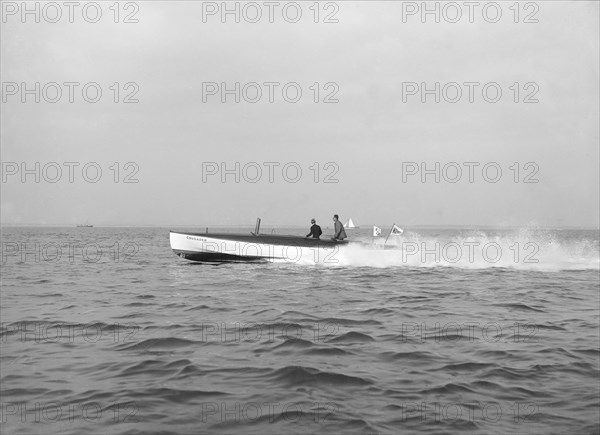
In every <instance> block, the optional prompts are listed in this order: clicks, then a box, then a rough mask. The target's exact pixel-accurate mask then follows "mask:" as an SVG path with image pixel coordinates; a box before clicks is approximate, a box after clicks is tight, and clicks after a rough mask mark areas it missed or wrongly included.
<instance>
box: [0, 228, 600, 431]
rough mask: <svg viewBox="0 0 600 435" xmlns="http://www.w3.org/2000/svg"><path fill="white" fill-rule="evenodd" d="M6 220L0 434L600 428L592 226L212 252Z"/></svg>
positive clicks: (161, 235)
mask: <svg viewBox="0 0 600 435" xmlns="http://www.w3.org/2000/svg"><path fill="white" fill-rule="evenodd" d="M303 230H304V229H302V230H300V229H298V230H289V231H283V230H277V232H278V233H283V232H285V233H294V232H295V233H296V234H302V232H303ZM244 231H246V230H244ZM304 232H307V231H304ZM2 233H3V234H2V249H3V251H2V288H1V295H0V296H1V311H0V314H1V322H2V324H1V330H0V334H1V340H0V350H1V360H0V362H1V365H0V371H1V388H0V396H1V402H2V403H1V411H2V433H7V434H8V433H44V434H47V433H67V434H81V433H112V434H117V433H119V434H120V433H128V434H138V433H139V434H147V433H189V434H192V433H217V434H224V433H261V434H262V433H273V434H276V433H277V434H278V433H301V434H308V433H311V434H312V433H427V434H435V433H458V432H461V433H474V434H475V433H476V434H480V433H493V434H513V433H557V434H558V433H560V434H563V433H564V434H586V433H589V434H595V433H598V432H599V431H600V422H599V420H600V416H599V411H598V409H599V406H600V399H599V394H600V386H599V383H598V379H599V374H600V373H599V368H600V361H599V360H600V352H599V302H600V301H599V286H600V283H599V253H598V249H599V248H598V232H597V231H584V230H503V231H500V230H479V231H475V230H466V229H463V230H461V229H445V230H437V229H428V230H407V231H406V232H405V233H404V234H403V235H402V236H401V237H394V236H393V237H392V238H391V239H390V240H388V244H391V245H392V246H395V247H396V248H397V249H387V250H383V249H368V248H366V247H358V248H351V249H347V250H343V251H340V252H338V253H337V254H336V257H335V260H336V261H329V262H324V261H322V262H317V264H315V262H314V261H313V262H312V263H311V261H310V259H306V258H302V259H295V260H294V261H286V262H282V263H265V264H220V265H207V264H197V263H192V262H188V261H186V260H183V259H180V258H178V257H176V256H175V255H174V254H173V253H172V251H171V250H170V247H169V240H168V229H159V228H151V229H149V228H3V229H2ZM325 233H327V230H326V231H325ZM384 235H385V234H384ZM350 236H351V238H352V239H355V240H356V239H359V240H363V241H366V242H369V241H370V240H371V238H370V237H369V234H368V231H366V230H355V231H354V232H352V233H350ZM381 241H382V239H378V242H381ZM436 244H437V245H436ZM457 246H458V248H457ZM498 247H499V249H500V250H499V251H498ZM469 249H471V250H469ZM484 250H485V251H484ZM459 252H460V254H459ZM498 252H499V253H500V255H498ZM536 260H537V261H536Z"/></svg>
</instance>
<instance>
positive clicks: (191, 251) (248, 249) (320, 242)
mask: <svg viewBox="0 0 600 435" xmlns="http://www.w3.org/2000/svg"><path fill="white" fill-rule="evenodd" d="M259 228H260V219H258V220H257V224H256V229H255V232H254V233H250V234H235V233H208V232H206V233H195V232H178V231H171V232H170V242H171V249H172V250H173V252H175V254H177V255H178V256H180V257H181V258H185V259H187V260H192V261H202V262H227V261H238V262H239V261H242V262H246V261H287V262H296V261H298V260H299V259H300V258H302V257H303V256H304V258H320V259H321V261H322V260H323V259H326V258H327V256H328V255H331V256H332V255H334V254H335V253H336V252H338V250H339V248H340V246H344V245H347V244H348V241H346V240H331V239H313V238H305V237H301V236H287V235H276V234H259ZM307 256H308V257H307Z"/></svg>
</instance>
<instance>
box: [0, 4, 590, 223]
mask: <svg viewBox="0 0 600 435" xmlns="http://www.w3.org/2000/svg"><path fill="white" fill-rule="evenodd" d="M3 3H4V2H3ZM59 3H60V2H59ZM83 3H85V2H82V4H83ZM284 3H285V2H281V4H284ZM420 3H421V2H418V3H417V4H420ZM434 3H435V2H430V4H431V5H433V4H434ZM458 3H459V4H462V2H458ZM485 3H486V2H482V4H485ZM488 3H489V2H488ZM17 4H20V2H18V3H17ZM32 4H33V3H32ZM109 4H112V2H109V3H102V6H103V14H106V15H103V17H102V19H101V20H100V21H99V22H97V23H95V24H91V23H88V22H86V21H85V20H83V19H81V15H77V14H76V15H75V20H74V21H75V22H74V23H68V22H67V20H66V19H63V20H61V22H59V23H55V24H49V23H44V22H42V23H35V22H31V19H29V21H28V22H26V23H21V20H20V16H19V15H16V16H7V17H5V18H6V19H7V20H6V21H7V22H6V23H2V34H1V36H2V47H1V48H2V67H1V68H2V70H1V71H2V82H4V83H7V82H17V83H21V82H27V83H28V84H31V85H32V84H33V83H35V82H40V83H41V84H42V85H44V84H45V83H49V82H58V83H63V82H80V83H82V84H84V83H86V82H97V83H99V84H100V86H101V88H102V91H103V96H102V99H101V100H100V101H99V102H98V103H95V104H91V103H87V102H85V101H83V99H82V98H81V94H80V93H79V94H78V93H76V94H75V102H74V103H69V102H68V100H67V97H66V95H63V98H62V99H61V101H60V102H58V103H55V104H52V103H47V102H45V101H43V99H42V101H41V102H40V103H39V104H36V103H34V102H33V100H32V97H29V100H28V102H26V103H22V102H21V101H20V96H19V95H16V96H6V95H3V97H5V98H6V100H7V102H6V103H3V104H2V131H1V139H2V162H3V163H5V164H6V162H16V163H19V164H20V163H21V162H27V163H28V165H29V167H31V168H33V167H34V163H35V162H40V164H41V166H43V165H44V164H47V163H48V162H58V163H62V162H80V166H79V168H81V166H83V165H84V164H85V163H87V162H97V163H98V164H99V165H100V167H101V168H102V170H103V174H102V178H101V179H100V181H99V182H98V183H95V184H94V183H89V182H86V181H85V180H84V179H83V178H82V176H81V172H80V171H79V172H77V171H76V172H75V182H74V183H69V182H68V179H67V175H66V168H65V173H64V174H63V177H62V179H61V180H60V181H59V182H57V183H54V184H52V183H48V182H45V181H44V180H43V179H42V180H41V182H40V183H35V182H33V176H29V177H28V179H27V182H25V183H22V182H21V180H20V178H19V176H18V175H16V176H9V177H8V178H7V181H6V182H3V183H2V199H1V204H2V223H7V224H8V223H10V224H18V223H37V224H75V223H79V222H83V221H86V220H87V221H90V222H91V223H94V224H96V225H103V224H106V225H118V224H121V225H167V226H168V225H199V226H204V225H217V224H228V225H233V224H250V225H251V224H252V223H253V221H254V218H255V217H257V216H261V217H262V218H263V221H265V222H268V223H270V224H274V225H282V226H285V225H297V224H305V223H307V222H308V221H309V219H310V218H311V217H316V218H317V220H318V221H326V222H329V220H330V217H331V215H332V214H333V213H339V214H340V215H341V216H342V220H345V219H346V218H347V217H352V218H353V220H354V221H355V223H357V224H361V223H376V224H377V223H378V224H381V225H386V224H390V223H391V222H396V223H400V224H402V225H406V226H410V225H420V224H439V225H443V224H452V225H472V224H481V225H517V226H519V225H528V224H537V225H547V226H593V227H597V225H598V219H599V216H598V213H599V211H598V210H599V196H600V195H599V169H598V167H599V164H598V161H599V127H598V125H599V121H598V120H599V118H600V113H599V70H598V65H599V58H598V56H599V51H600V50H599V39H600V38H599V21H598V17H599V13H598V12H599V10H598V7H599V6H598V2H593V1H590V2H583V1H580V2H537V5H539V12H538V13H537V14H536V18H537V19H538V20H539V22H538V23H529V24H526V23H521V22H520V23H514V21H513V15H512V13H513V12H512V11H511V10H509V8H508V7H509V5H510V4H512V2H507V3H501V4H502V11H503V16H502V19H501V20H500V21H499V22H497V23H495V24H492V23H488V22H486V21H485V20H484V19H483V18H482V16H481V13H477V12H476V13H475V15H474V18H475V20H474V21H475V22H474V23H469V22H468V20H467V19H466V18H465V17H463V19H462V20H461V21H459V22H458V23H447V22H443V20H442V22H441V23H439V24H438V23H435V22H432V19H431V18H430V19H429V22H427V23H421V22H420V19H419V17H418V16H411V17H407V22H406V23H403V22H402V21H403V20H402V7H403V5H402V2H396V3H393V2H351V3H343V2H338V3H337V4H338V5H339V12H338V13H337V14H336V16H335V17H336V18H337V19H338V20H339V23H335V24H325V23H319V24H315V23H314V22H313V20H312V15H309V14H312V12H311V11H310V10H309V9H308V7H309V6H310V5H311V4H312V2H308V3H302V9H303V17H302V19H301V20H300V21H299V22H298V23H295V24H291V23H287V22H285V21H284V20H283V19H282V18H281V15H277V14H276V15H275V21H276V22H275V23H272V24H271V23H268V22H266V20H265V19H263V20H262V21H261V22H260V23H256V24H251V23H247V22H241V23H239V24H237V23H235V22H232V20H231V19H229V22H227V23H225V24H223V23H221V22H220V19H219V17H218V16H215V17H208V20H207V22H206V23H203V21H202V2H191V1H188V2H176V1H175V2H172V1H169V2H166V1H165V2H163V1H152V2H137V4H138V5H139V12H138V13H137V14H136V17H137V18H138V19H139V22H138V23H134V24H125V23H114V22H113V21H112V15H108V14H109V13H110V11H109V10H108V6H109ZM218 4H220V2H218ZM230 4H232V5H233V2H231V3H230ZM259 4H262V2H259ZM522 4H524V3H522ZM122 5H123V3H122ZM321 5H322V6H323V5H324V3H322V4H321ZM442 5H443V3H442ZM465 11H466V9H465V10H464V11H463V12H465ZM122 12H123V11H122ZM321 12H322V13H323V12H324V11H321ZM304 14H306V15H304ZM521 14H522V15H521V16H520V17H519V19H520V20H522V19H523V14H525V12H524V11H521ZM15 17H16V18H15ZM122 18H123V17H122V16H121V17H120V19H122ZM320 18H322V16H321V17H320ZM42 21H43V20H42ZM242 21H243V20H242ZM114 82H119V83H120V84H121V86H122V85H123V84H125V83H127V82H135V83H137V85H138V86H139V92H138V93H137V94H136V96H135V97H136V98H138V99H139V103H135V104H124V103H121V102H120V103H114V102H113V101H112V98H113V93H112V91H111V90H110V89H109V87H110V86H111V85H112V84H113V83H114ZM203 82H218V83H220V82H227V83H229V84H231V85H232V86H233V83H235V82H240V83H241V84H242V85H243V84H245V83H248V82H257V83H261V84H262V83H264V82H279V83H282V84H284V83H287V82H297V83H298V84H299V85H300V86H301V88H302V90H303V95H302V98H301V100H300V101H299V102H298V103H295V104H292V103H287V102H285V101H284V100H283V99H282V98H281V94H280V93H276V94H275V102H274V103H269V102H268V101H266V96H265V95H263V98H262V99H261V101H259V102H258V103H254V104H253V103H248V102H245V101H242V102H240V103H239V104H235V103H234V102H232V101H231V98H230V102H228V103H225V104H223V103H221V102H220V99H219V97H218V96H212V97H208V102H206V103H203V102H202V83H203ZM314 82H318V83H320V84H321V85H323V84H325V83H327V82H334V83H336V84H337V85H338V87H339V91H338V92H337V94H336V96H335V97H336V98H338V99H339V102H338V103H332V104H325V103H323V102H319V103H314V102H313V100H312V99H313V93H312V91H311V90H310V89H309V87H310V86H311V85H312V84H313V83H314ZM403 82H417V83H421V82H427V83H428V84H430V85H431V86H433V83H435V82H440V83H441V84H442V85H443V84H445V83H448V82H458V83H461V84H462V83H464V82H479V83H481V84H485V83H487V82H496V83H498V84H499V86H500V87H501V89H502V91H503V95H502V98H501V100H500V101H499V102H498V103H495V104H492V103H488V102H485V101H484V100H483V99H482V97H481V91H480V90H481V86H480V87H479V88H478V90H476V93H475V101H474V102H473V103H469V102H468V99H467V96H466V95H463V97H462V99H461V100H460V101H459V102H457V103H454V104H452V103H448V102H445V101H443V99H442V101H441V102H440V103H439V104H436V103H435V102H433V98H432V97H429V99H428V101H427V102H426V103H422V102H421V101H420V97H419V96H418V95H417V96H409V97H407V102H406V103H403V101H402V83H403ZM514 82H518V83H520V84H521V87H522V86H523V85H524V84H525V83H528V82H534V83H535V84H537V86H538V87H539V91H538V92H537V94H536V98H537V99H538V100H539V102H538V103H533V104H525V103H523V102H522V101H520V102H519V103H515V102H513V92H512V91H511V90H510V89H509V87H510V86H511V85H512V84H513V83H514ZM63 89H66V88H63ZM79 89H81V88H79ZM265 89H266V88H264V87H263V90H265ZM278 89H281V87H279V88H278ZM463 89H466V88H463ZM530 89H531V88H530ZM127 93H128V92H126V91H125V90H123V89H121V94H120V98H123V96H124V95H126V94H127ZM327 93H328V91H325V90H323V89H321V93H320V96H319V97H320V99H323V97H324V96H325V95H326V94H327ZM528 93H529V91H528V90H523V89H521V93H520V95H519V98H520V100H522V99H523V98H524V97H525V96H526V95H527V94H528ZM114 162H119V163H120V166H121V168H120V174H119V176H120V178H122V177H123V175H124V173H126V172H127V171H124V168H123V165H124V164H125V163H126V162H134V163H135V164H137V165H138V167H139V172H138V173H137V175H135V178H137V179H138V180H139V183H136V184H129V183H123V182H122V179H121V180H119V182H118V183H114V182H113V178H112V177H113V176H114V173H113V171H111V170H110V169H109V167H110V166H111V165H112V164H113V163H114ZM203 162H217V163H221V162H226V163H227V165H228V166H229V167H230V168H233V167H234V164H235V162H240V164H241V166H243V165H244V164H246V163H248V162H257V163H258V164H259V165H262V164H263V162H279V163H280V166H279V167H278V168H279V169H276V171H275V173H274V176H275V179H274V183H269V182H268V175H267V168H266V167H265V170H264V171H263V175H262V178H261V180H260V181H259V182H257V183H254V184H253V183H248V182H245V181H244V180H243V179H242V180H241V182H240V183H235V182H234V180H233V176H229V177H228V178H227V182H226V183H221V182H220V177H219V176H209V177H208V179H207V181H206V182H203V180H202V178H203V177H202V168H203V166H202V163H203ZM288 162H296V163H297V164H298V165H299V166H300V167H301V168H302V170H303V173H302V177H301V178H300V180H299V181H298V182H297V183H290V182H286V181H285V180H284V178H283V177H282V174H281V170H280V169H281V167H282V166H283V165H285V164H286V163H288ZM314 162H318V164H319V167H320V172H319V182H318V183H315V182H314V176H315V173H314V171H312V170H311V169H310V168H309V167H311V165H312V164H313V163H314ZM328 162H333V163H335V164H336V165H337V167H338V168H339V172H337V174H336V175H335V179H337V180H339V182H338V183H324V182H323V177H324V176H325V175H326V174H327V173H328V172H331V171H327V170H325V169H324V165H325V164H326V163H328ZM403 162H416V163H419V164H420V163H421V162H427V163H428V165H429V167H431V168H433V167H434V164H435V162H440V164H441V166H443V165H444V164H446V163H448V162H458V163H459V164H462V163H463V162H479V163H480V166H479V167H478V168H479V169H476V171H475V180H474V182H473V183H469V181H468V175H467V172H466V168H465V171H463V176H462V179H461V180H460V181H459V182H457V183H454V184H453V183H448V182H445V181H444V180H443V179H442V180H441V182H440V183H435V182H434V181H433V176H430V177H428V180H427V182H426V183H422V182H421V181H420V178H419V176H412V177H408V180H407V182H403V180H402V163H403ZM488 162H496V163H497V165H499V166H500V167H501V168H502V170H503V174H502V177H501V179H500V180H499V181H498V182H497V183H490V182H486V181H485V180H484V179H483V177H482V175H481V167H482V166H483V165H484V164H486V163H488ZM514 162H519V164H520V165H519V166H520V174H519V177H520V182H519V183H515V182H514V181H513V177H514V171H513V170H511V169H509V167H511V165H512V164H513V163H514ZM528 162H533V163H535V164H536V165H537V168H539V172H537V174H536V175H535V177H534V178H536V179H538V180H539V182H538V183H523V182H522V181H523V177H524V176H525V175H526V174H527V173H528V172H529V171H526V170H525V169H524V167H523V166H524V165H525V164H526V163H528ZM290 173H293V171H291V172H290ZM4 175H6V174H4Z"/></svg>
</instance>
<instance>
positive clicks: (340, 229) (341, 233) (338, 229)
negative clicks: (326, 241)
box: [331, 214, 347, 240]
mask: <svg viewBox="0 0 600 435" xmlns="http://www.w3.org/2000/svg"><path fill="white" fill-rule="evenodd" d="M333 230H334V231H335V233H334V235H333V237H332V238H331V239H332V240H344V239H345V238H346V237H347V236H346V231H345V230H344V225H343V224H342V223H341V222H340V217H339V216H338V215H337V214H334V215H333Z"/></svg>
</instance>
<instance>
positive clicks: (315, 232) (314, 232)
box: [306, 219, 323, 239]
mask: <svg viewBox="0 0 600 435" xmlns="http://www.w3.org/2000/svg"><path fill="white" fill-rule="evenodd" d="M310 223H311V224H312V225H311V227H310V233H308V234H307V235H306V237H311V236H312V238H313V239H318V238H320V237H321V234H323V231H321V227H320V226H318V225H317V221H316V220H314V219H311V220H310Z"/></svg>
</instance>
